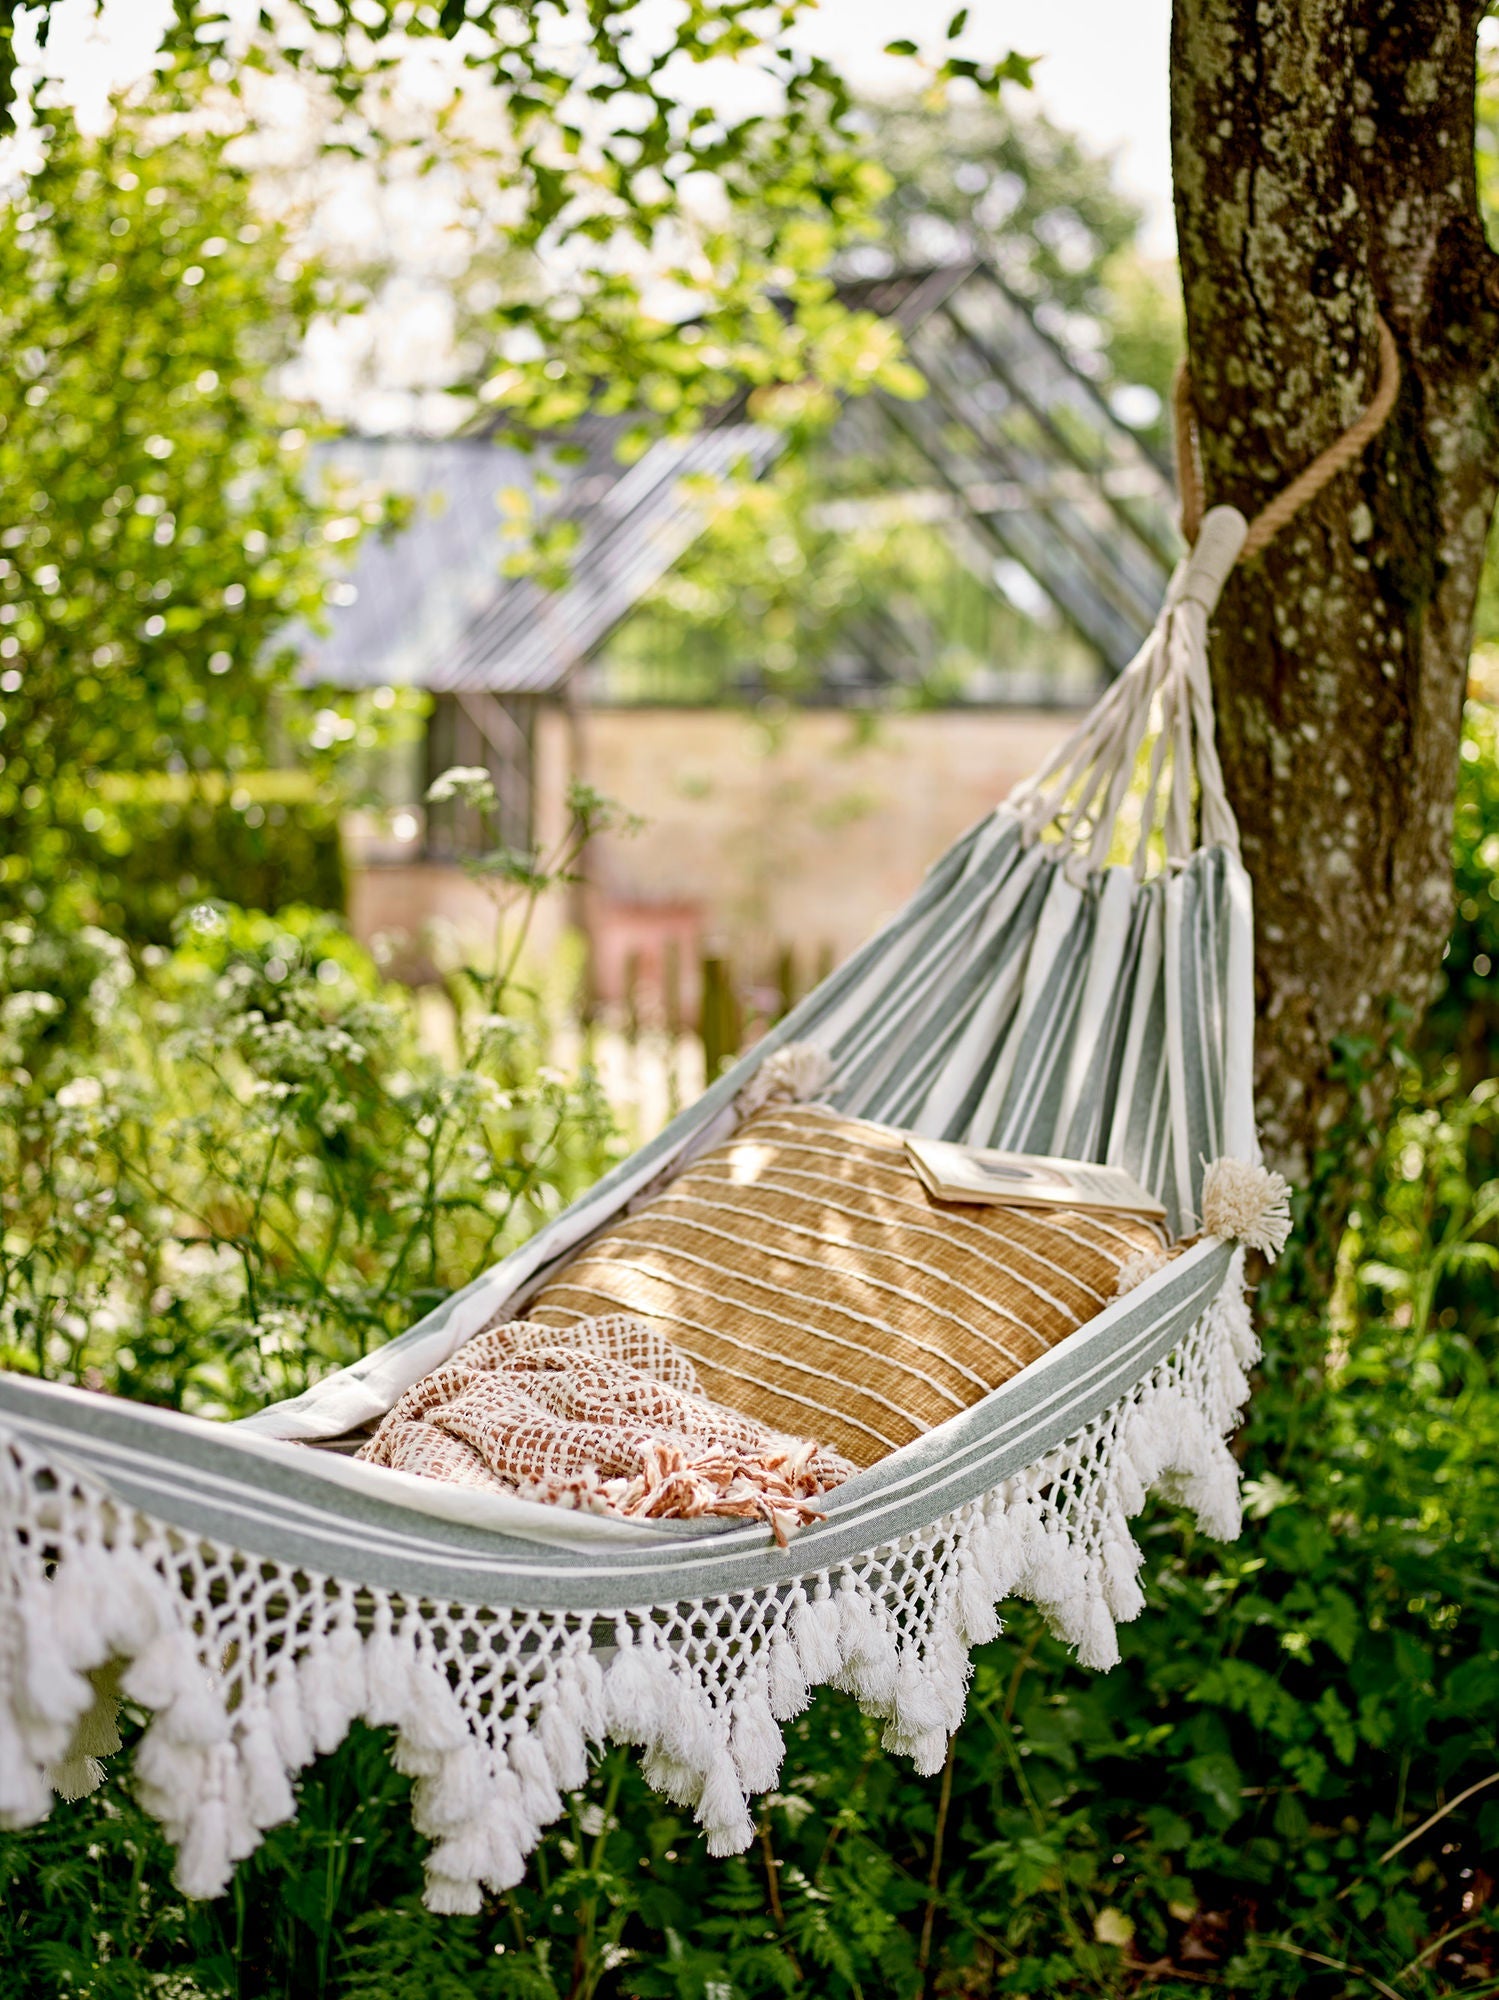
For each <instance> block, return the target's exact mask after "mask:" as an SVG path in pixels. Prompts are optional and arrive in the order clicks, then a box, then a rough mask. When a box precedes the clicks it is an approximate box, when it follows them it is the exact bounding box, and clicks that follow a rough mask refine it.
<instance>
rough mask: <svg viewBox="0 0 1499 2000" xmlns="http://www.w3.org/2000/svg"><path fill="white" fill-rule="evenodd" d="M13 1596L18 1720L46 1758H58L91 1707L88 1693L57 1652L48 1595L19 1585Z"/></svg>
mask: <svg viewBox="0 0 1499 2000" xmlns="http://www.w3.org/2000/svg"><path fill="white" fill-rule="evenodd" d="M19 1596H20V1602H19V1605H18V1621H17V1629H18V1631H19V1633H20V1638H21V1675H20V1688H19V1693H20V1696H21V1701H22V1703H23V1704H24V1712H23V1713H22V1714H21V1715H20V1716H19V1717H18V1720H19V1721H20V1723H21V1726H22V1728H23V1729H25V1730H26V1731H27V1732H28V1734H31V1733H33V1732H35V1736H34V1740H35V1741H36V1742H37V1743H38V1745H39V1746H45V1747H46V1748H47V1750H48V1753H49V1759H50V1757H60V1756H61V1755H62V1754H63V1753H64V1751H65V1750H66V1748H67V1744H68V1739H69V1737H70V1736H71V1735H72V1733H73V1726H74V1724H75V1723H76V1722H77V1720H78V1718H79V1717H80V1716H81V1715H85V1714H87V1712H88V1710H89V1709H90V1708H91V1707H92V1706H93V1701H94V1690H93V1688H92V1687H91V1686H90V1684H89V1682H88V1681H87V1680H86V1679H85V1678H84V1676H83V1675H82V1674H80V1673H77V1672H75V1670H74V1669H73V1667H72V1666H71V1665H70V1664H69V1662H68V1659H67V1657H66V1655H65V1653H64V1651H63V1647H62V1644H61V1639H60V1634H59V1632H58V1630H57V1627H56V1625H55V1623H54V1621H53V1617H52V1606H51V1592H50V1590H48V1589H45V1588H43V1587H42V1586H39V1585H37V1584H30V1585H24V1586H23V1587H22V1589H21V1591H20V1593H19ZM48 1725H51V1726H50V1727H49V1726H48Z"/></svg>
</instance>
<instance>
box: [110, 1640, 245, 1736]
mask: <svg viewBox="0 0 1499 2000" xmlns="http://www.w3.org/2000/svg"><path fill="white" fill-rule="evenodd" d="M120 1686H121V1687H122V1688H123V1690H124V1692H125V1693H126V1694H127V1695H128V1696H129V1697H130V1699H131V1700H132V1701H138V1702H139V1703H140V1704H141V1706H142V1707H143V1708H152V1709H155V1710H156V1712H157V1716H158V1719H159V1721H160V1724H161V1726H162V1728H163V1729H164V1730H165V1732H166V1734H167V1735H169V1736H170V1737H171V1738H172V1740H173V1741H174V1742H176V1743H194V1744H203V1745H207V1744H210V1743H222V1742H224V1741H225V1740H226V1739H227V1738H228V1735H229V1718H228V1716H227V1715H226V1714H225V1712H224V1703H223V1697H222V1695H221V1694H220V1692H219V1690H218V1688H216V1687H215V1685H214V1681H213V1677H212V1675H211V1674H210V1673H209V1672H208V1669H207V1668H206V1667H205V1666H204V1665H203V1662H202V1660H201V1659H199V1657H198V1649H197V1647H196V1646H195V1645H194V1644H193V1641H192V1639H191V1637H190V1636H189V1634H188V1633H186V1632H184V1631H183V1630H182V1628H181V1627H180V1626H178V1627H177V1628H176V1629H175V1630H173V1631H168V1632H163V1633H161V1634H160V1635H159V1636H158V1637H157V1638H155V1639H153V1640H152V1641H151V1643H150V1645H148V1646H147V1647H146V1650H145V1651H144V1652H143V1653H141V1654H140V1655H138V1657H137V1658H136V1659H134V1660H132V1661H131V1663H130V1665H129V1666H128V1667H127V1668H126V1669H125V1671H124V1673H123V1674H122V1675H121V1676H120Z"/></svg>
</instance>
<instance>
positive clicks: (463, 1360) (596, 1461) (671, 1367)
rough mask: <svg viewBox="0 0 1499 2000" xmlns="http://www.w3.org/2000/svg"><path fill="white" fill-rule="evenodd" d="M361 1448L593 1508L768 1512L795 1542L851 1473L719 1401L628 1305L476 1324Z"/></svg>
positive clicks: (647, 1515)
mask: <svg viewBox="0 0 1499 2000" xmlns="http://www.w3.org/2000/svg"><path fill="white" fill-rule="evenodd" d="M359 1456H360V1457H361V1458H363V1459H367V1460H369V1461H370V1462H371V1463H373V1464H375V1465H388V1466H391V1467H393V1468H394V1469H395V1470H396V1471H399V1472H414V1473H418V1474H421V1475H422V1476H423V1477H425V1478H429V1479H444V1480H447V1481H449V1482H451V1483H453V1484H455V1485H461V1486H476V1487H480V1488H482V1489H485V1490H488V1491H490V1492H503V1493H518V1494H519V1495H520V1496H521V1497H522V1498H523V1499H528V1500H544V1501H548V1502H550V1503H551V1504H553V1505H555V1506H561V1507H576V1508H581V1509H583V1510H585V1511H587V1512H591V1513H610V1514H625V1515H631V1516H635V1517H637V1518H644V1519H650V1520H665V1519H678V1520H683V1519H691V1518H693V1517H695V1516H698V1515H705V1514H727V1515H738V1516H743V1517H745V1518H748V1519H753V1518H756V1517H758V1518H760V1519H763V1520H765V1521H767V1522H768V1523H769V1525H770V1527H771V1529H772V1531H773V1532H774V1534H775V1537H776V1540H777V1541H778V1542H780V1543H782V1544H783V1545H784V1543H785V1541H786V1539H787V1536H788V1534H789V1533H790V1532H791V1530H792V1529H794V1528H797V1527H800V1526H801V1525H802V1524H803V1523H804V1522H806V1521H809V1520H816V1519H819V1518H820V1509H819V1508H818V1507H817V1506H816V1505H815V1504H814V1503H815V1501H816V1500H817V1499H818V1498H819V1497H820V1496H821V1495H822V1494H824V1493H826V1492H828V1491H830V1489H831V1488H833V1487H835V1486H839V1485H841V1484H842V1482H843V1481H844V1480H845V1479H847V1478H849V1477H850V1475H851V1474H852V1472H853V1470H854V1468H853V1466H852V1465H850V1464H849V1462H848V1461H847V1460H846V1459H844V1458H840V1457H839V1455H838V1454H837V1453H836V1452H833V1451H828V1450H826V1449H825V1448H824V1447H823V1446H821V1445H819V1444H817V1443H815V1442H814V1441H813V1440H812V1439H811V1438H797V1437H787V1436H784V1435H783V1434H782V1433H780V1432H778V1431H773V1430H771V1429H770V1428H769V1427H768V1426H767V1425H765V1424H761V1423H757V1422H756V1421H755V1420H754V1418H752V1417H746V1416H743V1415H741V1413H740V1412H739V1411H737V1410H731V1409H727V1408H725V1406H724V1405H723V1404H721V1403H712V1402H709V1400H708V1398H707V1397H706V1396H705V1395H704V1394H703V1392H702V1387H701V1385H700V1384H699V1382H698V1379H697V1373H696V1370H695V1369H694V1368H693V1366H692V1363H691V1362H690V1361H689V1360H688V1359H687V1358H686V1356H685V1355H683V1354H680V1353H679V1352H678V1351H677V1349H676V1348H674V1347H673V1346H672V1344H671V1342H670V1341H669V1340H667V1339H666V1338H665V1336H664V1335H663V1334H660V1333H657V1332H656V1331H655V1330H654V1329H653V1328H652V1327H650V1326H648V1325H646V1324H645V1323H644V1322H642V1321H640V1320H635V1319H630V1318H628V1317H626V1316H625V1315H623V1314H611V1315H608V1316H607V1317H604V1318H600V1319H591V1320H583V1321H581V1322H580V1323H579V1324H577V1325H575V1326H570V1327H568V1328H567V1329H566V1331H565V1332H564V1331H562V1330H560V1329H558V1328H557V1327H554V1326H539V1325H536V1324H535V1323H533V1322H532V1321H529V1320H515V1321H512V1323H511V1324H510V1325H509V1326H500V1327H495V1328H493V1329H491V1330H490V1331H489V1332H487V1333H481V1334H477V1335H476V1336H475V1337H474V1339H472V1340H471V1341H469V1342H468V1343H467V1344H466V1345H465V1346H463V1347H461V1348H460V1349H459V1350H458V1352H457V1353H456V1354H455V1355H454V1356H453V1358H452V1360H451V1361H448V1362H445V1363H444V1365H443V1366H442V1367H441V1368H436V1369H434V1370H433V1372H432V1373H431V1374H430V1375H426V1376H423V1378H422V1380H421V1381H420V1382H416V1383H414V1384H413V1385H412V1387H411V1388H409V1389H408V1390H407V1391H406V1393H405V1395H404V1396H402V1397H401V1399H400V1401H399V1402H398V1403H397V1404H396V1405H395V1406H394V1408H393V1409H392V1410H391V1411H390V1412H389V1414H388V1415H387V1416H386V1417H385V1419H384V1421H383V1422H382V1423H381V1425H380V1428H379V1429H378V1430H377V1431H376V1432H375V1435H374V1436H373V1437H372V1438H371V1439H370V1441H369V1443H368V1444H367V1445H365V1446H364V1447H363V1448H362V1449H361V1451H360V1453H359Z"/></svg>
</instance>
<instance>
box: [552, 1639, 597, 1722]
mask: <svg viewBox="0 0 1499 2000" xmlns="http://www.w3.org/2000/svg"><path fill="white" fill-rule="evenodd" d="M557 1686H558V1700H559V1702H560V1704H561V1707H562V1712H563V1714H564V1715H566V1716H567V1717H568V1719H569V1720H570V1721H572V1722H574V1723H576V1724H577V1726H578V1728H579V1730H580V1731H581V1732H582V1734H583V1735H584V1736H585V1737H586V1738H587V1739H588V1741H589V1742H590V1743H602V1742H603V1740H604V1738H605V1736H606V1735H607V1734H608V1724H607V1721H606V1720H605V1714H604V1671H603V1668H602V1667H600V1665H599V1663H598V1661H597V1660H596V1659H595V1658H594V1656H593V1653H592V1651H591V1649H590V1648H588V1647H587V1646H584V1647H582V1648H580V1649H579V1650H578V1651H577V1652H574V1653H571V1654H569V1655H568V1657H567V1659H566V1660H564V1661H563V1663H562V1668H561V1672H560V1674H559V1677H558V1684H557Z"/></svg>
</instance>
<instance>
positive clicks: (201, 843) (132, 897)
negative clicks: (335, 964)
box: [69, 771, 347, 944]
mask: <svg viewBox="0 0 1499 2000" xmlns="http://www.w3.org/2000/svg"><path fill="white" fill-rule="evenodd" d="M92 797H93V802H92V803H91V804H90V805H89V806H87V807H86V808H85V811H84V815H83V819H82V821H80V822H77V823H75V824H74V825H73V826H72V827H71V828H70V829H69V833H70V836H71V850H70V851H71V854H72V859H73V864H74V866H75V868H78V869H80V870H82V871H83V872H84V874H85V875H86V877H87V879H88V882H89V884H90V895H91V898H92V899H93V902H94V907H95V911H96V914H97V917H98V920H99V923H100V925H101V926H102V927H103V928H105V929H107V930H110V931H113V932H115V933H118V934H119V935H121V936H124V937H128V938H130V939H132V940H136V941H139V942H142V943H150V944H169V943H170V942H171V939H172V931H173V926H174V924H175V923H176V920H177V917H178V914H179V912H180V911H181V910H182V908H183V906H184V905H185V904H188V903H193V902H202V901H204V900H208V901H214V900H222V901H228V900H231V899H234V900H237V901H239V902H241V903H243V904H244V905H245V906H246V907H247V908H249V909H254V910H279V909H282V908H284V907H285V906H286V905H288V904H291V903H302V904H306V905H308V906H310V907H311V908H313V909H318V910H341V909H342V908H343V907H344V902H345V894H346V888H347V883H346V880H345V874H344V861H343V848H342V844H341V841H340V837H339V800H338V797H337V795H336V794H332V795H331V796H330V795H329V794H328V793H326V792H325V791H324V790H322V789H320V788H319V787H318V786H317V785H316V784H315V783H314V782H313V781H312V779H311V777H310V775H308V774H304V773H303V772H300V771H246V772H242V773H241V774H240V775H239V776H238V777H237V779H236V780H235V781H234V783H233V784H232V785H231V784H229V783H228V782H227V781H226V780H225V779H224V778H223V777H222V775H221V774H219V773H217V772H214V773H210V774H207V775H205V776H203V777H199V778H193V777H190V776H189V775H188V774H186V773H183V774H182V775H181V776H179V777H162V778H158V779H155V780H152V779H148V778H139V779H130V778H124V779H118V778H117V779H110V778H104V779H101V781H100V783H99V785H98V787H97V788H96V790H95V792H94V794H93V795H92Z"/></svg>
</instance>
